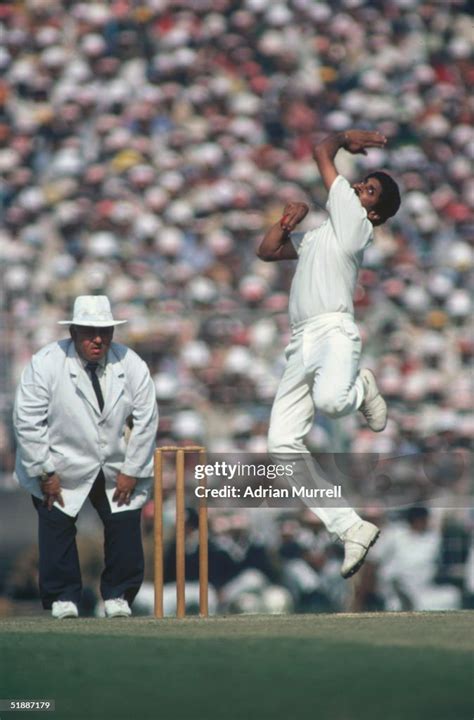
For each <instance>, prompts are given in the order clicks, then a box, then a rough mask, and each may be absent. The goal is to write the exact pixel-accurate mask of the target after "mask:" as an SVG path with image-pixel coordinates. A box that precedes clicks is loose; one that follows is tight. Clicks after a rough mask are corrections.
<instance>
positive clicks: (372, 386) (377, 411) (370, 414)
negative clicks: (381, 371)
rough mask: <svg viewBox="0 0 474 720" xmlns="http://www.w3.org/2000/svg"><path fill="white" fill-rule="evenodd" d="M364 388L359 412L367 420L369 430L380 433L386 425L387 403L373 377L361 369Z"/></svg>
mask: <svg viewBox="0 0 474 720" xmlns="http://www.w3.org/2000/svg"><path fill="white" fill-rule="evenodd" d="M360 377H361V378H362V384H363V386H364V399H363V401H362V405H361V406H360V408H359V410H360V411H361V413H362V415H363V416H364V417H365V419H366V420H367V423H368V425H369V427H370V429H371V430H373V431H374V432H381V431H382V430H383V429H384V428H385V426H386V424H387V403H386V402H385V400H384V399H383V397H382V396H381V394H380V392H379V389H378V387H377V383H376V382H375V376H374V374H373V372H372V371H371V370H368V369H367V368H363V369H362V370H361V371H360Z"/></svg>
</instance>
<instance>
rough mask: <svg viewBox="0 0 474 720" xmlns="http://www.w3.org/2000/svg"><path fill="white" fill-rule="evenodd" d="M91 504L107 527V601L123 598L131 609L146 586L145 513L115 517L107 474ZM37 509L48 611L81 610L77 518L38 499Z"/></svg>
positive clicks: (96, 485) (104, 579)
mask: <svg viewBox="0 0 474 720" xmlns="http://www.w3.org/2000/svg"><path fill="white" fill-rule="evenodd" d="M89 500H90V501H91V503H92V505H93V506H94V508H95V509H96V510H97V512H98V514H99V516H100V519H101V520H102V523H103V525H104V559H105V567H104V571H103V573H102V576H101V579H100V592H101V595H102V598H103V599H104V600H111V599H113V598H120V597H123V598H125V600H127V601H128V603H129V604H130V603H132V601H133V599H134V598H135V595H136V594H137V592H138V591H139V589H140V585H141V584H142V582H143V573H144V558H143V546H142V538H141V528H140V518H141V510H126V511H124V512H118V513H112V511H111V509H110V506H109V501H108V500H107V496H106V494H105V478H104V474H103V472H102V470H101V471H100V472H99V474H98V476H97V478H96V479H95V482H94V485H93V486H92V489H91V491H90V493H89ZM33 503H34V505H35V508H36V510H37V512H38V539H39V589H40V596H41V601H42V603H43V607H44V608H45V609H50V608H51V606H52V604H53V602H54V601H55V600H72V602H74V603H76V604H78V603H79V601H80V597H81V590H82V580H81V569H80V566H79V556H78V553H77V547H76V520H77V515H76V516H75V517H71V516H70V515H66V514H65V513H63V512H61V510H58V509H57V508H55V507H53V508H52V509H51V510H48V509H47V508H46V507H44V505H43V503H42V501H41V500H39V499H38V498H36V497H33Z"/></svg>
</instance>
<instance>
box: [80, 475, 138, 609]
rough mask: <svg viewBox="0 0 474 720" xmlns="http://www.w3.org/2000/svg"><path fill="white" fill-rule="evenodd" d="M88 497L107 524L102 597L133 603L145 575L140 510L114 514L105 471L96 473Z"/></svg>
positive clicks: (105, 529) (101, 586) (105, 524)
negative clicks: (106, 489)
mask: <svg viewBox="0 0 474 720" xmlns="http://www.w3.org/2000/svg"><path fill="white" fill-rule="evenodd" d="M89 498H90V501H91V503H92V505H93V506H94V508H95V509H96V510H97V512H98V514H99V516H100V519H101V520H102V522H103V524H104V560H105V567H104V572H103V573H102V576H101V582H100V592H101V595H102V598H103V599H104V600H113V599H115V598H122V597H123V598H124V599H125V600H126V601H127V602H128V603H129V605H130V604H131V603H132V602H133V600H134V598H135V595H136V594H137V592H138V591H139V589H140V586H141V584H142V582H143V574H144V557H143V546H142V537H141V526H140V520H141V510H125V511H123V512H117V513H113V512H112V511H111V509H110V505H109V501H108V499H107V496H106V494H105V479H104V475H103V473H102V472H100V473H99V475H98V476H97V479H96V481H95V483H94V485H93V488H92V490H91V492H90V493H89Z"/></svg>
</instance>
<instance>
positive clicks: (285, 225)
mask: <svg viewBox="0 0 474 720" xmlns="http://www.w3.org/2000/svg"><path fill="white" fill-rule="evenodd" d="M308 210H309V207H308V206H307V205H306V203H303V202H290V203H288V204H287V205H286V206H285V209H284V210H283V217H282V219H281V220H280V227H281V228H282V230H286V232H291V231H292V230H294V229H295V227H296V226H297V225H298V223H300V222H301V221H302V220H303V218H305V217H306V215H307V214H308Z"/></svg>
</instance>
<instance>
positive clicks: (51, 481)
mask: <svg viewBox="0 0 474 720" xmlns="http://www.w3.org/2000/svg"><path fill="white" fill-rule="evenodd" d="M40 488H41V492H42V493H43V505H44V506H45V507H47V508H48V510H51V509H52V507H53V505H54V503H55V502H58V503H59V505H61V507H64V500H63V496H62V494H61V478H60V477H59V475H57V473H54V474H53V475H50V476H49V477H47V478H44V479H43V480H41V482H40Z"/></svg>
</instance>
